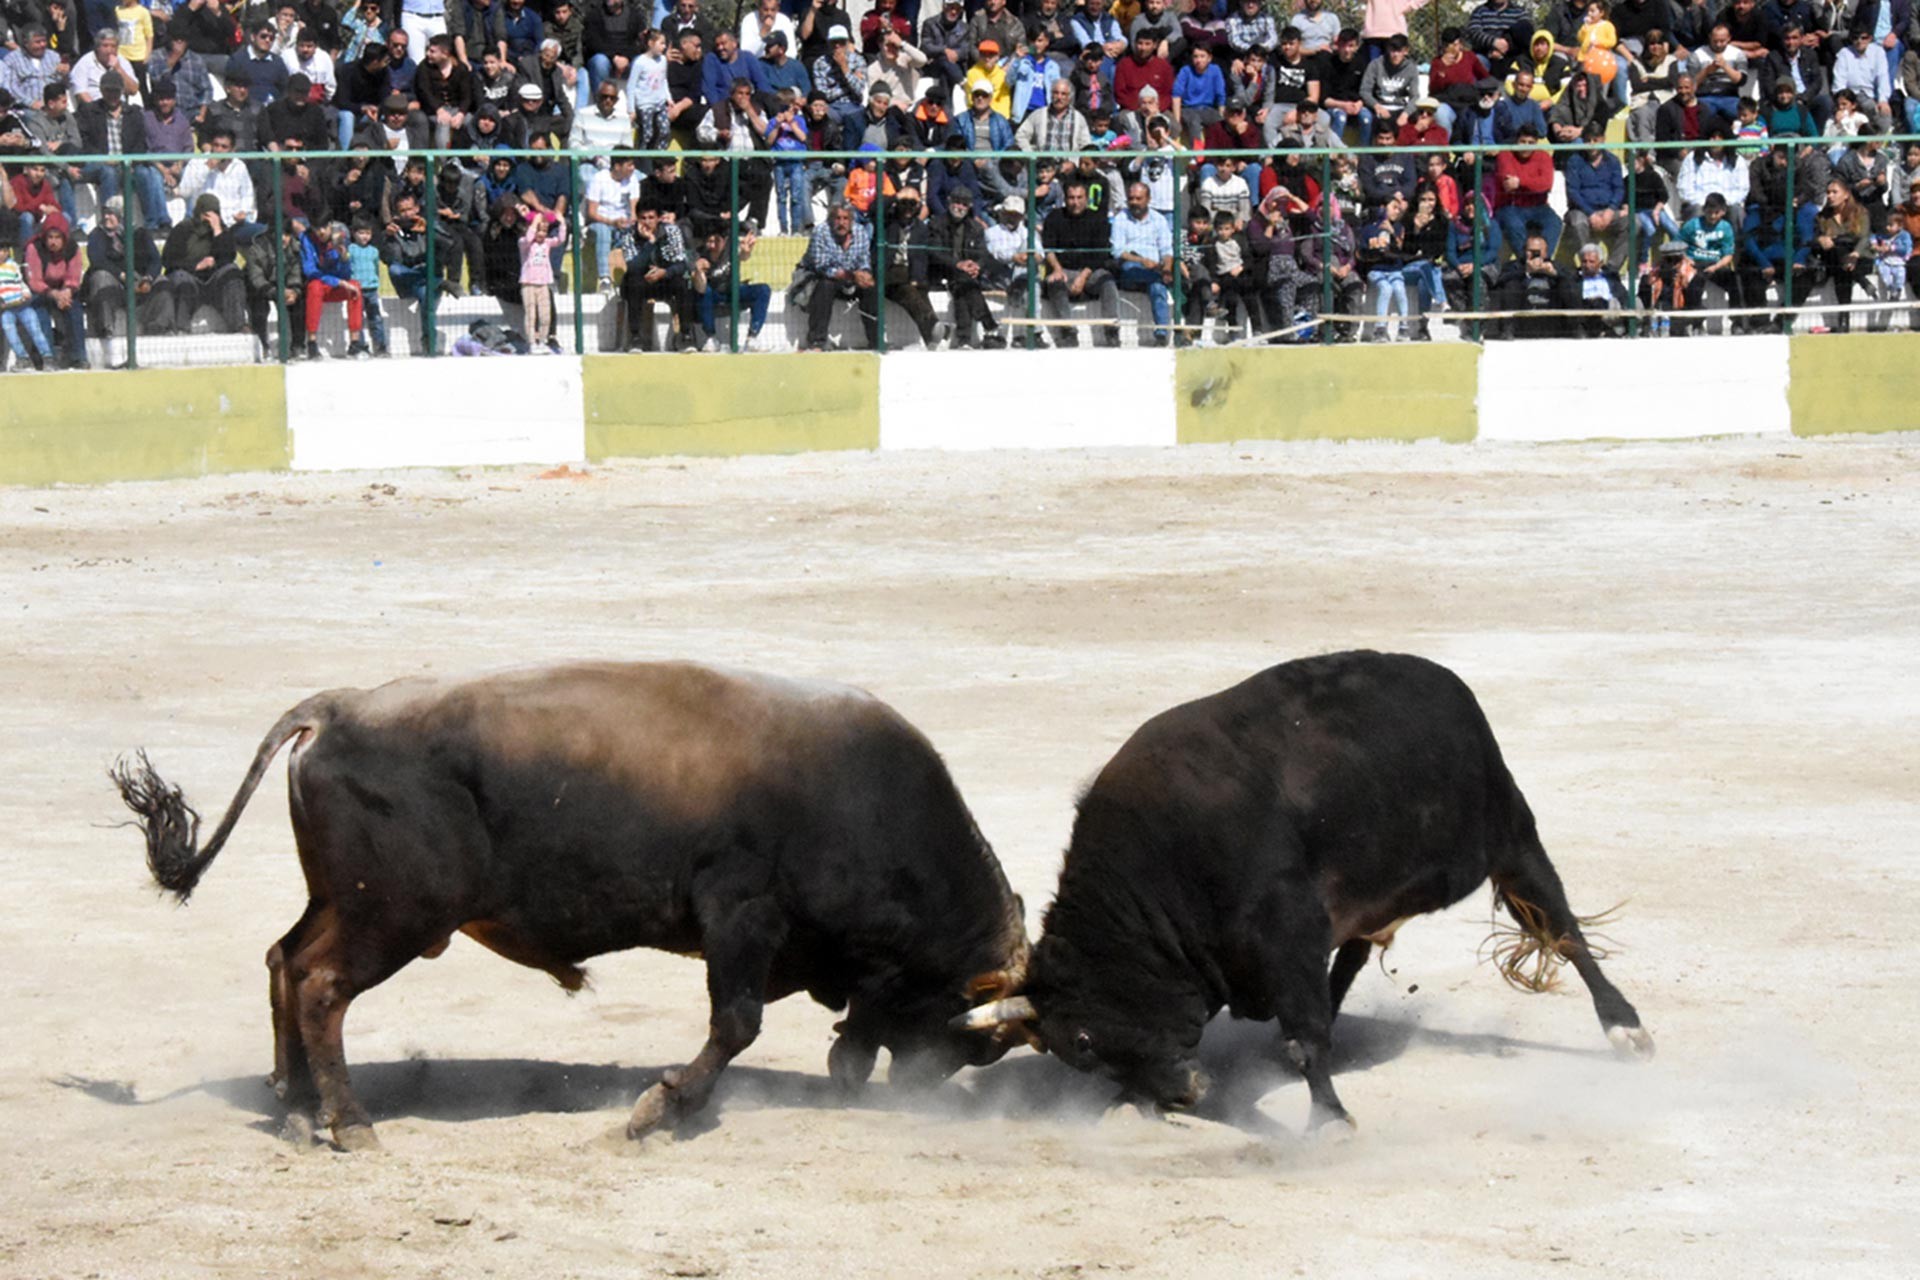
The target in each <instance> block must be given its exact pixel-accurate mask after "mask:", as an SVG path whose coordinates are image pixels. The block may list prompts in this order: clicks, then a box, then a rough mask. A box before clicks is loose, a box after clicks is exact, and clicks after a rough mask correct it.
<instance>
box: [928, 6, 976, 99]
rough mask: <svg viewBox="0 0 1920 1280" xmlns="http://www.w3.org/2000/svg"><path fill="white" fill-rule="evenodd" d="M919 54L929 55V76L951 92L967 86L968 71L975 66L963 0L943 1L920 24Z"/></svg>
mask: <svg viewBox="0 0 1920 1280" xmlns="http://www.w3.org/2000/svg"><path fill="white" fill-rule="evenodd" d="M920 51H921V52H922V53H924V54H926V55H927V74H928V75H931V76H935V77H937V78H938V79H939V81H940V83H941V84H943V85H945V86H946V88H947V90H948V91H949V92H951V91H952V90H954V89H956V88H958V87H959V86H960V85H962V84H964V83H966V79H967V68H968V67H969V66H971V65H972V64H973V56H972V54H973V49H972V46H971V45H969V44H968V43H967V9H966V5H965V4H964V3H963V0H943V3H942V4H941V6H940V7H939V8H938V9H937V10H935V11H934V13H933V15H932V16H931V17H929V18H928V19H927V20H926V21H925V22H923V23H921V24H920Z"/></svg>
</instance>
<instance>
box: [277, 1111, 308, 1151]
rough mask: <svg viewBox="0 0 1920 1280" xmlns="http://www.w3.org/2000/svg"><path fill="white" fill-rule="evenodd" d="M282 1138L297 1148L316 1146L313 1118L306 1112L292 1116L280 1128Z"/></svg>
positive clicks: (297, 1112)
mask: <svg viewBox="0 0 1920 1280" xmlns="http://www.w3.org/2000/svg"><path fill="white" fill-rule="evenodd" d="M280 1136H281V1137H282V1138H283V1139H285V1140H286V1141H288V1142H290V1143H292V1144H293V1145H294V1146H296V1147H310V1146H312V1145H313V1144H314V1141H315V1138H314V1134H313V1118H312V1117H311V1116H309V1115H307V1113H306V1112H304V1111H295V1112H293V1113H292V1114H290V1115H289V1116H288V1117H287V1118H286V1121H285V1122H284V1123H283V1124H282V1125H281V1126H280Z"/></svg>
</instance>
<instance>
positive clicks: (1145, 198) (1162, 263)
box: [1112, 182, 1173, 347]
mask: <svg viewBox="0 0 1920 1280" xmlns="http://www.w3.org/2000/svg"><path fill="white" fill-rule="evenodd" d="M1112 256H1113V260H1114V262H1115V263H1116V264H1117V267H1118V272H1119V276H1118V280H1117V284H1118V285H1119V287H1120V288H1121V289H1124V290H1127V291H1128V292H1144V293H1146V295H1147V298H1148V302H1149V305H1150V307H1151V309H1152V311H1153V345H1154V346H1156V347H1164V346H1166V345H1167V334H1168V329H1167V326H1168V325H1169V324H1170V323H1171V322H1172V295H1171V294H1170V293H1169V292H1168V286H1169V285H1170V284H1171V283H1172V282H1173V232H1172V229H1171V228H1170V227H1169V226H1168V224H1167V222H1166V220H1165V219H1164V218H1161V217H1159V216H1157V214H1156V212H1155V210H1154V208H1153V205H1152V193H1151V192H1150V191H1149V190H1148V187H1147V184H1146V183H1144V182H1134V183H1132V184H1130V185H1129V186H1128V187H1127V207H1126V209H1125V211H1124V212H1122V213H1121V214H1120V216H1119V217H1117V218H1115V219H1114V220H1113V239H1112Z"/></svg>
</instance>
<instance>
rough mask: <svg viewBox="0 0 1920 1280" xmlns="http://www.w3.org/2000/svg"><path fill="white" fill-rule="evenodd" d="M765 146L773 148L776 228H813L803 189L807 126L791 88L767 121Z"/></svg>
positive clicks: (809, 202)
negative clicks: (777, 222)
mask: <svg viewBox="0 0 1920 1280" xmlns="http://www.w3.org/2000/svg"><path fill="white" fill-rule="evenodd" d="M767 140H768V146H769V148H770V149H771V150H772V152H773V157H774V160H773V193H774V207H775V209H776V210H777V211H778V213H779V215H780V229H781V230H782V231H783V232H785V233H786V234H788V235H792V234H794V233H795V232H796V231H812V230H813V199H812V193H811V192H810V191H809V190H808V189H807V163H806V159H805V157H806V154H807V126H806V123H805V122H804V121H803V120H802V119H801V116H800V98H799V95H798V94H796V93H795V92H794V91H792V90H788V91H787V92H786V93H785V95H784V96H783V97H782V99H781V102H780V108H779V110H778V111H777V112H776V113H775V114H774V117H773V119H771V120H769V121H768V122H767Z"/></svg>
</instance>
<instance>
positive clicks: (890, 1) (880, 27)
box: [860, 0, 913, 61]
mask: <svg viewBox="0 0 1920 1280" xmlns="http://www.w3.org/2000/svg"><path fill="white" fill-rule="evenodd" d="M896 4H897V0H874V6H873V9H872V10H871V11H870V12H869V13H868V14H867V16H866V17H864V18H862V19H860V52H861V53H862V54H864V55H865V56H866V57H867V59H868V60H869V61H871V60H872V59H874V58H876V57H878V56H879V54H880V50H881V47H882V43H883V41H884V38H885V36H886V35H887V33H889V32H891V33H892V34H894V35H895V36H898V37H899V39H900V41H901V43H902V44H905V43H907V42H909V41H911V40H912V39H913V23H912V22H910V21H909V20H908V19H906V18H903V17H901V16H900V14H899V13H897V12H895V8H896Z"/></svg>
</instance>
